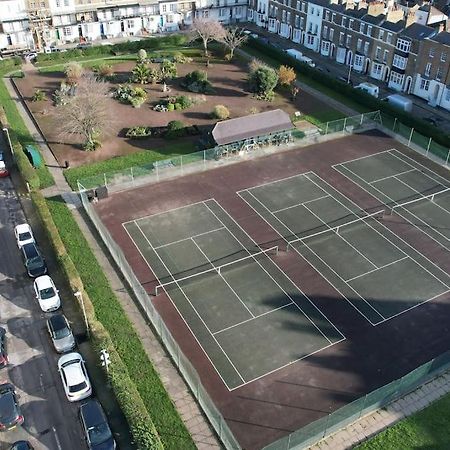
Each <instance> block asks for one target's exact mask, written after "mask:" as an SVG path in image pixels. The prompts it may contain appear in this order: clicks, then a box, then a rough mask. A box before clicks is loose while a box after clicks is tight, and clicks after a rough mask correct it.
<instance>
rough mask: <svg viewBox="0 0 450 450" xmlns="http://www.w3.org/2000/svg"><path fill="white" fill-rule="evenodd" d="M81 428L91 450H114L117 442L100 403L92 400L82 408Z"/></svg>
mask: <svg viewBox="0 0 450 450" xmlns="http://www.w3.org/2000/svg"><path fill="white" fill-rule="evenodd" d="M80 420H81V426H82V427H83V431H84V434H85V438H86V442H87V444H88V447H89V449H90V450H114V449H115V448H116V442H115V441H114V437H113V435H112V433H111V429H110V428H109V425H108V420H107V419H106V415H105V413H104V412H103V408H102V406H101V405H100V403H99V402H98V401H97V400H95V399H91V400H88V401H87V402H86V403H83V404H82V405H81V406H80Z"/></svg>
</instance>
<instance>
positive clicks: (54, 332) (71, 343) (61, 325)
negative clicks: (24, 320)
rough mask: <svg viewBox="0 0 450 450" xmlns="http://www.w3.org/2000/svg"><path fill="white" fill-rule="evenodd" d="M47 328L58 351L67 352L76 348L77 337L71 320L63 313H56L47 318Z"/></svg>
mask: <svg viewBox="0 0 450 450" xmlns="http://www.w3.org/2000/svg"><path fill="white" fill-rule="evenodd" d="M47 330H48V333H49V334H50V339H51V340H52V343H53V346H54V347H55V350H56V351H57V352H58V353H65V352H68V351H70V350H73V349H74V348H75V338H74V337H73V333H72V330H71V328H70V325H69V322H68V321H67V319H66V317H65V316H64V315H63V314H55V315H53V316H52V317H50V319H48V320H47Z"/></svg>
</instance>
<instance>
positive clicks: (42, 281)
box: [34, 275, 53, 290]
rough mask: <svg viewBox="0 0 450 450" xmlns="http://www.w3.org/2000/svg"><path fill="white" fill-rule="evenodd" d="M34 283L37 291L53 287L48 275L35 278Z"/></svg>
mask: <svg viewBox="0 0 450 450" xmlns="http://www.w3.org/2000/svg"><path fill="white" fill-rule="evenodd" d="M34 282H35V283H36V286H37V288H38V289H39V290H41V289H45V288H48V287H53V283H52V279H51V278H50V277H49V276H48V275H42V276H40V277H37V278H36V279H35V280H34Z"/></svg>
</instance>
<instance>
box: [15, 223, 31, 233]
mask: <svg viewBox="0 0 450 450" xmlns="http://www.w3.org/2000/svg"><path fill="white" fill-rule="evenodd" d="M16 230H17V232H18V233H24V232H26V231H31V227H30V225H28V224H27V223H20V224H19V225H16Z"/></svg>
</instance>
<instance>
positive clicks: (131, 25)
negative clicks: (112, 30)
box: [127, 20, 134, 30]
mask: <svg viewBox="0 0 450 450" xmlns="http://www.w3.org/2000/svg"><path fill="white" fill-rule="evenodd" d="M127 28H128V29H129V30H130V29H131V28H134V20H127Z"/></svg>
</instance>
